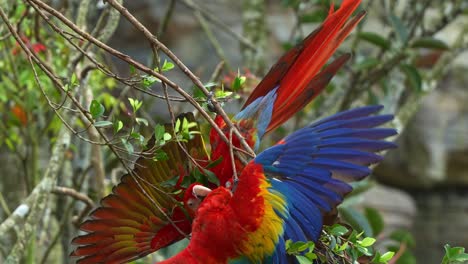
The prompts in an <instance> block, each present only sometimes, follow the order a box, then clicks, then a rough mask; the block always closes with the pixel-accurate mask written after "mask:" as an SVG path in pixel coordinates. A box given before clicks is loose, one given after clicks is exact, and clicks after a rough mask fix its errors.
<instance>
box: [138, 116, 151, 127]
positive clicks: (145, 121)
mask: <svg viewBox="0 0 468 264" xmlns="http://www.w3.org/2000/svg"><path fill="white" fill-rule="evenodd" d="M135 120H136V122H137V123H138V124H144V125H145V126H148V120H146V119H144V118H141V117H137V118H135Z"/></svg>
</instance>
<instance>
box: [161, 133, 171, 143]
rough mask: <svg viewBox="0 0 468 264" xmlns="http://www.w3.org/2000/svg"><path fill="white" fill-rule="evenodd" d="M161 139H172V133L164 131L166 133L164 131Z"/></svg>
mask: <svg viewBox="0 0 468 264" xmlns="http://www.w3.org/2000/svg"><path fill="white" fill-rule="evenodd" d="M163 139H164V141H168V140H171V139H172V135H171V134H169V133H167V132H166V133H164V135H163Z"/></svg>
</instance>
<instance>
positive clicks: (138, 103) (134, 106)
mask: <svg viewBox="0 0 468 264" xmlns="http://www.w3.org/2000/svg"><path fill="white" fill-rule="evenodd" d="M128 101H129V102H130V105H131V106H132V109H133V113H136V112H137V111H138V109H140V107H141V106H142V105H143V101H139V100H138V99H133V98H128Z"/></svg>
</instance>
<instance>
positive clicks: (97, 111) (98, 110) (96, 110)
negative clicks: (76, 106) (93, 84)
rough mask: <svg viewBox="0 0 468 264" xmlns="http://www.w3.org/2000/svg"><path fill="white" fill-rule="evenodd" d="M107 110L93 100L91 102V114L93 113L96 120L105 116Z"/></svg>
mask: <svg viewBox="0 0 468 264" xmlns="http://www.w3.org/2000/svg"><path fill="white" fill-rule="evenodd" d="M105 110H106V109H105V108H104V106H103V105H102V104H100V103H99V102H98V101H96V100H93V101H91V105H90V106H89V112H90V113H91V116H92V117H93V118H94V119H96V118H98V117H100V116H102V115H103V114H104V111H105Z"/></svg>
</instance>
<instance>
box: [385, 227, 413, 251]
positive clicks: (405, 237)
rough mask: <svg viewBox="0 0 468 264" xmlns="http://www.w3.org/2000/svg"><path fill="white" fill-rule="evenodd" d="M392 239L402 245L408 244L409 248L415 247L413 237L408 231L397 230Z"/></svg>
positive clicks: (391, 236) (391, 235)
mask: <svg viewBox="0 0 468 264" xmlns="http://www.w3.org/2000/svg"><path fill="white" fill-rule="evenodd" d="M390 238H391V239H393V240H395V241H398V242H400V243H406V244H407V245H408V246H409V247H414V245H415V241H414V238H413V235H412V234H411V233H410V232H408V231H406V230H395V231H393V232H392V233H391V234H390Z"/></svg>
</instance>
